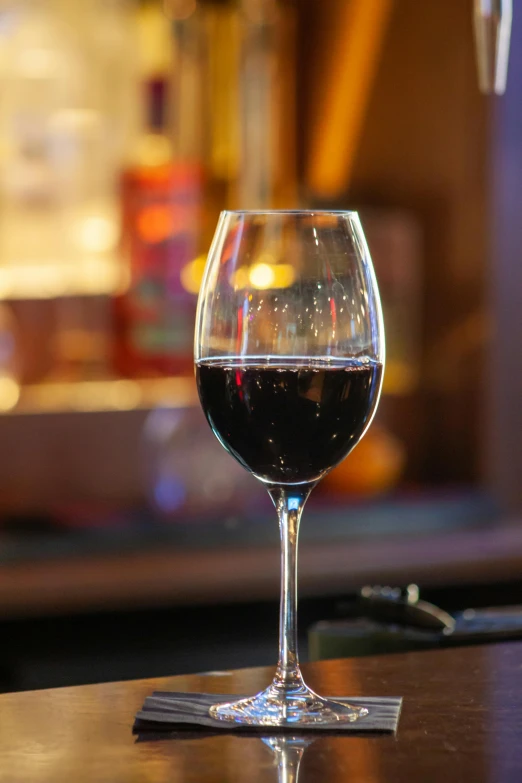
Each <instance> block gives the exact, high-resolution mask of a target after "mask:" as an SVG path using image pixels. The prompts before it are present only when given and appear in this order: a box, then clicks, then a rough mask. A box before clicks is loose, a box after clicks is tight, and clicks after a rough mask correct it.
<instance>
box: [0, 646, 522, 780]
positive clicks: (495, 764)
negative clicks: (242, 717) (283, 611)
mask: <svg viewBox="0 0 522 783" xmlns="http://www.w3.org/2000/svg"><path fill="white" fill-rule="evenodd" d="M303 668H304V671H305V676H306V677H307V681H308V682H309V684H310V685H311V686H312V687H314V688H315V689H316V690H317V691H319V692H320V693H322V694H329V695H347V694H351V695H362V694H364V695H368V696H370V695H373V696H377V695H379V696H384V695H389V696H395V695H401V696H403V697H404V706H403V711H402V716H401V720H400V723H399V730H398V733H397V735H396V736H392V735H366V736H363V735H352V736H350V735H346V734H344V735H343V736H335V735H327V736H325V735H313V736H312V739H313V742H311V743H309V744H307V743H306V742H305V743H303V744H302V745H301V744H300V743H299V742H298V743H297V746H296V744H295V743H294V742H292V743H290V745H289V749H288V750H286V751H285V750H284V749H283V751H282V750H281V747H280V746H281V744H282V743H277V742H275V743H274V741H273V740H272V741H271V740H270V736H271V732H270V730H267V733H266V735H265V736H264V741H263V739H261V738H260V736H251V735H248V736H238V735H237V734H236V735H233V734H227V733H222V734H219V735H216V734H214V735H211V734H203V733H201V731H199V732H198V730H197V729H195V730H194V731H189V732H186V731H185V733H180V732H178V733H176V734H172V733H171V734H170V735H169V734H157V735H150V734H147V735H143V736H134V735H133V734H132V724H133V716H134V714H135V712H136V710H137V709H138V708H139V707H140V706H141V704H142V702H143V699H144V698H145V696H146V695H148V694H149V693H151V692H152V691H153V690H156V689H158V690H159V689H161V690H167V689H172V690H186V691H206V692H215V693H227V692H228V693H253V692H254V691H256V690H258V689H260V688H262V687H264V686H265V685H266V684H267V683H268V682H269V680H270V678H271V676H272V674H273V671H272V670H271V669H264V668H263V669H261V668H259V669H244V670H240V671H231V672H211V673H207V674H199V675H190V676H183V677H170V678H164V679H157V680H140V681H134V682H122V683H111V684H104V685H87V686H82V687H75V688H62V689H55V690H47V691H33V692H25V693H14V694H4V695H2V696H0V722H1V729H0V769H1V780H2V781H6V783H7V782H9V783H22V781H23V783H27V782H28V781H31V783H44V781H45V783H50V781H52V783H66V781H67V783H69V781H75V783H87V782H88V783H91V782H92V783H94V781H96V783H120V782H121V783H134V782H136V783H138V781H139V782H140V783H142V782H143V783H144V782H145V781H146V782H147V783H235V782H236V781H238V782H239V781H242V782H243V781H244V782H246V781H248V783H254V782H255V783H257V782H258V781H259V783H271V782H272V781H274V782H275V781H278V780H281V779H283V780H286V783H291V782H292V781H293V783H295V781H296V780H297V778H298V780H299V783H308V782H311V781H316V782H319V781H320V782H321V783H341V782H342V783H381V782H382V783H384V781H394V782H396V783H399V782H400V781H415V783H421V782H422V783H431V781H433V783H435V781H436V782H437V783H440V781H444V783H453V781H455V783H456V782H457V781H459V783H460V782H461V781H473V783H478V782H479V781H480V782H484V783H486V782H488V783H489V781H491V783H493V781H494V783H506V782H508V781H515V780H520V779H522V743H521V741H520V740H521V736H522V644H521V643H512V644H503V645H488V646H481V647H467V648H456V649H448V650H444V651H433V652H422V653H409V654H406V655H389V656H379V657H374V658H364V659H349V660H337V661H325V662H320V663H315V664H309V665H307V666H304V667H303ZM272 736H273V732H272ZM298 736H299V735H298V734H297V733H292V737H293V738H294V737H298ZM315 736H317V739H314V737H315ZM301 739H303V737H301ZM304 739H310V735H308V737H305V738H304ZM305 745H307V746H306V747H304V746H305ZM278 748H279V749H278ZM299 758H300V763H299V764H298V762H299ZM283 766H284V769H283ZM285 776H286V777H285Z"/></svg>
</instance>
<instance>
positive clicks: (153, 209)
mask: <svg viewBox="0 0 522 783" xmlns="http://www.w3.org/2000/svg"><path fill="white" fill-rule="evenodd" d="M137 223H138V232H139V234H140V236H141V238H142V239H144V240H145V242H149V243H150V244H156V243H158V242H164V241H165V239H168V238H169V237H170V236H171V235H172V233H173V230H174V217H173V214H172V206H164V205H162V204H155V205H153V206H150V207H146V208H145V209H142V210H141V212H140V214H139V215H138V221H137Z"/></svg>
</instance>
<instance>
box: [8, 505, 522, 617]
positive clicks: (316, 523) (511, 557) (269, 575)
mask: <svg viewBox="0 0 522 783" xmlns="http://www.w3.org/2000/svg"><path fill="white" fill-rule="evenodd" d="M254 513H256V514H257V515H254ZM272 513H273V512H272ZM301 539H302V540H301V547H300V569H299V571H300V591H301V594H302V595H303V596H305V595H307V596H327V595H342V594H345V593H346V594H348V593H350V591H353V590H355V589H356V588H357V587H360V586H361V585H363V584H365V583H367V582H374V583H380V584H390V583H392V584H405V583H408V582H411V581H417V582H418V583H419V584H420V585H421V586H423V587H426V586H436V585H444V584H450V583H451V584H473V583H478V582H488V581H489V582H494V581H506V580H512V579H515V578H519V576H520V573H521V572H522V530H521V529H520V527H519V526H517V525H515V524H509V523H508V522H500V521H499V519H498V514H497V512H496V510H495V508H494V507H493V504H491V503H490V502H489V501H488V499H487V498H486V497H484V496H483V495H482V496H481V495H480V493H477V494H473V493H470V494H468V495H466V494H463V495H460V496H459V495H454V496H447V497H445V496H442V497H440V496H437V495H435V496H431V497H430V496H424V497H423V496H418V497H414V498H412V499H408V498H406V499H400V498H399V499H389V500H388V501H386V500H381V501H378V502H377V501H374V502H371V501H368V502H366V503H359V504H357V503H355V502H353V503H352V504H347V505H343V506H332V505H321V503H316V504H314V505H312V504H311V506H310V508H309V510H308V513H307V515H305V520H304V523H303V530H302V537H301ZM0 541H1V543H2V549H1V556H0V564H1V568H0V616H4V617H7V616H23V615H38V614H44V615H45V614H60V613H67V612H79V611H80V612H81V611H92V610H95V611H97V610H100V609H104V610H109V609H122V608H135V607H138V606H155V605H184V604H191V603H203V604H204V603H207V604H208V603H219V602H223V603H227V602H237V601H239V602H241V601H254V600H276V598H277V595H278V590H279V555H278V547H279V543H278V533H277V524H276V521H275V519H273V518H272V519H269V516H268V512H267V513H264V512H261V511H259V510H258V511H257V512H254V510H250V512H249V513H247V512H246V511H245V512H244V513H241V514H240V513H238V514H236V515H234V516H233V517H228V518H223V519H216V521H214V522H212V521H211V520H207V521H206V522H203V521H198V520H193V521H190V520H185V521H183V520H178V521H171V522H170V523H169V522H168V521H166V520H163V521H162V520H159V519H157V518H156V519H155V518H154V517H153V516H152V515H150V512H149V516H147V514H146V513H144V514H141V515H139V514H138V515H136V516H135V517H134V519H133V521H132V524H131V525H128V526H126V525H125V524H123V525H122V524H121V520H120V522H119V524H116V525H114V523H113V527H112V529H111V528H110V524H109V521H108V523H107V526H106V528H101V527H98V529H96V530H88V529H81V530H71V529H62V530H61V531H60V530H55V531H54V532H52V533H48V534H47V535H46V534H45V532H39V533H37V534H35V533H34V532H26V533H23V531H22V530H19V531H18V532H17V528H16V525H14V524H13V523H11V525H10V531H9V532H8V531H4V532H3V533H2V538H0Z"/></svg>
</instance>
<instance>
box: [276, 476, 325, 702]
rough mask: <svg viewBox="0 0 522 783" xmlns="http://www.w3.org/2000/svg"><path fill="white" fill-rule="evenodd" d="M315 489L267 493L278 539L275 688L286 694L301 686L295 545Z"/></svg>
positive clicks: (307, 486) (294, 488)
mask: <svg viewBox="0 0 522 783" xmlns="http://www.w3.org/2000/svg"><path fill="white" fill-rule="evenodd" d="M314 486H315V482H314V483H312V484H302V485H297V486H295V485H294V486H286V487H285V486H276V487H271V488H270V489H269V490H268V492H269V494H270V497H271V498H272V501H273V503H274V505H275V507H276V509H277V514H278V517H279V532H280V535H281V606H280V614H279V661H278V664H277V670H276V675H275V679H274V686H275V687H278V688H281V690H283V691H285V692H287V693H288V692H289V691H290V692H291V691H293V690H295V689H300V688H302V687H303V686H304V682H303V678H302V675H301V672H300V670H299V658H298V653H297V541H298V536H299V523H300V522H301V515H302V513H303V508H304V505H305V503H306V501H307V499H308V496H309V495H310V492H311V491H312V489H313V488H314Z"/></svg>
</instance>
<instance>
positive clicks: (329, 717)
mask: <svg viewBox="0 0 522 783" xmlns="http://www.w3.org/2000/svg"><path fill="white" fill-rule="evenodd" d="M210 715H211V717H212V718H216V719H217V720H226V721H230V722H232V723H242V724H245V725H251V726H314V725H320V724H335V723H354V721H356V720H359V719H360V718H364V717H365V716H366V715H368V710H367V709H366V708H365V707H354V706H352V705H350V704H343V703H341V702H338V701H335V699H323V698H322V697H321V696H318V695H317V693H314V691H312V690H310V688H308V687H307V686H306V685H304V683H303V685H301V686H299V687H296V688H290V689H285V688H283V687H279V686H277V685H274V684H272V685H270V687H269V688H267V689H266V690H265V691H261V693H258V694H257V695H256V696H251V697H250V698H247V699H239V700H238V701H231V702H228V703H226V704H215V705H214V706H212V707H211V708H210Z"/></svg>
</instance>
